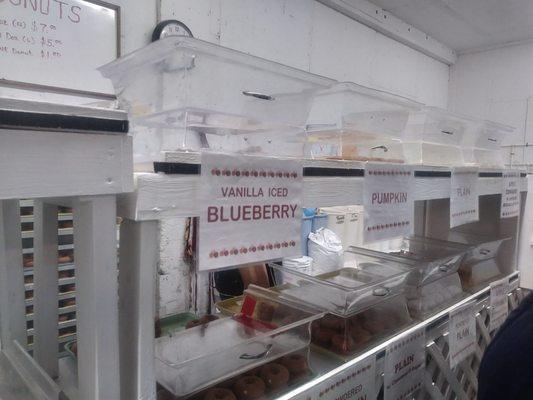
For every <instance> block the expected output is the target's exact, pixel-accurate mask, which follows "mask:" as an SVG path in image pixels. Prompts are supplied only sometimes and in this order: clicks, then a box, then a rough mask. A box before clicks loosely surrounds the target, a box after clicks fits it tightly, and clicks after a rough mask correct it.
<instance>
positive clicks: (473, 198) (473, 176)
mask: <svg viewBox="0 0 533 400" xmlns="http://www.w3.org/2000/svg"><path fill="white" fill-rule="evenodd" d="M477 182H478V169H477V168H453V169H452V176H451V190H450V228H453V227H456V226H459V225H464V224H467V223H469V222H474V221H478V220H479V193H478V188H477Z"/></svg>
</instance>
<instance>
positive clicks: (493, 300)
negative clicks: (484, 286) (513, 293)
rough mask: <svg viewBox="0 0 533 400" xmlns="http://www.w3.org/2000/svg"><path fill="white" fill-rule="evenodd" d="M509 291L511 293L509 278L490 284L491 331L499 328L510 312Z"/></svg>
mask: <svg viewBox="0 0 533 400" xmlns="http://www.w3.org/2000/svg"><path fill="white" fill-rule="evenodd" d="M507 293H509V280H508V279H507V278H505V279H501V280H499V281H496V282H492V283H491V284H490V313H489V316H490V320H489V331H491V332H492V331H493V330H495V329H497V328H499V327H500V325H501V324H503V322H504V321H505V319H506V318H507V315H508V314H509V303H508V302H507Z"/></svg>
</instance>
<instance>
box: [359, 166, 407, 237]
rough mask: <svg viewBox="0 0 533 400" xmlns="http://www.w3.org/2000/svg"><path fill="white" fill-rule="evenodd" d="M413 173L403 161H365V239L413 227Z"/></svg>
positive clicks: (390, 234)
mask: <svg viewBox="0 0 533 400" xmlns="http://www.w3.org/2000/svg"><path fill="white" fill-rule="evenodd" d="M414 186H415V185H414V173H413V171H412V168H411V167H409V166H406V165H395V164H367V166H366V168H365V186H364V198H363V205H364V216H365V217H364V234H363V239H364V242H365V243H368V242H374V241H378V240H384V239H390V238H394V237H397V236H403V235H408V234H410V233H411V232H412V231H413V213H414V203H413V201H414V200H413V191H414Z"/></svg>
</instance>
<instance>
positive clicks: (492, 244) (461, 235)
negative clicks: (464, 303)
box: [448, 230, 511, 293]
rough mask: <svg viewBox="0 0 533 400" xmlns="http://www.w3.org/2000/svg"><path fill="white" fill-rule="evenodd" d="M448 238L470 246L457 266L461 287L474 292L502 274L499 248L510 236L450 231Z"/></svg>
mask: <svg viewBox="0 0 533 400" xmlns="http://www.w3.org/2000/svg"><path fill="white" fill-rule="evenodd" d="M448 240H450V241H452V242H457V243H462V244H465V245H467V246H469V247H470V249H469V250H468V251H467V253H466V256H465V257H464V259H463V261H462V262H461V265H460V267H459V276H460V278H461V283H462V285H463V289H464V290H465V291H467V292H471V293H473V292H476V291H477V290H478V289H480V288H482V287H484V286H486V285H487V284H488V283H490V282H491V281H494V280H497V279H498V278H499V277H501V276H502V275H503V270H502V263H503V262H504V260H502V257H501V255H502V254H501V253H500V249H501V248H502V246H503V245H504V243H505V242H508V241H510V240H511V238H510V237H495V236H488V235H482V234H477V233H476V234H474V233H468V232H462V231H457V230H454V231H450V233H449V234H448Z"/></svg>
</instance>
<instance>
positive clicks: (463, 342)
mask: <svg viewBox="0 0 533 400" xmlns="http://www.w3.org/2000/svg"><path fill="white" fill-rule="evenodd" d="M448 342H449V345H450V352H449V354H450V368H455V367H456V366H457V365H458V364H459V363H460V362H461V361H463V360H465V359H466V358H467V357H468V356H470V355H471V354H473V353H474V351H475V349H476V347H475V346H476V311H475V308H474V305H473V304H466V305H464V306H463V307H460V308H459V309H457V310H454V311H452V312H451V313H450V319H449V335H448Z"/></svg>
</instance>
